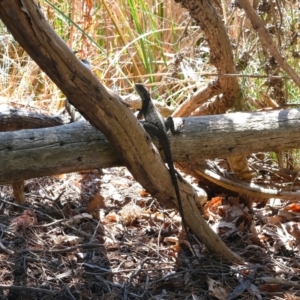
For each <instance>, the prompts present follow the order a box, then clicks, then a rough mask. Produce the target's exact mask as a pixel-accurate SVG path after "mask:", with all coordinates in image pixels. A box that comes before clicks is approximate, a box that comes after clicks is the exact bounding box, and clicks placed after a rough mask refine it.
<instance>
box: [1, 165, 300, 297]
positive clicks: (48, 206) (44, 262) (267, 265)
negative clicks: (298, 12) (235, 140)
mask: <svg viewBox="0 0 300 300" xmlns="http://www.w3.org/2000/svg"><path fill="white" fill-rule="evenodd" d="M25 188H26V190H27V193H26V206H23V207H22V206H20V205H18V204H15V203H14V202H13V201H12V200H13V199H12V190H11V188H10V187H8V186H2V187H0V226H1V240H0V265H1V266H0V282H1V284H0V299H56V300H58V299H207V297H211V298H210V299H289V300H290V299H294V300H296V299H299V298H297V297H300V292H299V291H300V281H299V268H300V264H299V240H300V229H299V224H298V218H299V213H300V206H299V205H298V204H297V203H289V204H285V203H283V202H281V201H280V200H278V199H272V200H270V201H269V202H267V204H265V203H266V202H265V203H264V204H262V203H263V202H261V201H259V200H260V199H241V198H237V197H233V196H231V195H220V196H219V197H215V198H213V199H211V200H210V201H209V202H208V203H207V204H206V206H205V207H204V213H205V217H206V218H207V222H209V224H210V226H212V227H213V229H214V230H215V231H216V232H217V233H218V234H219V235H220V236H221V237H222V238H223V240H224V241H225V243H226V244H227V245H228V247H230V248H231V249H232V250H233V251H235V252H236V253H238V254H239V255H241V256H242V257H243V258H244V259H245V264H244V265H229V264H228V263H225V262H222V261H220V260H217V259H215V258H213V257H211V255H210V254H209V253H208V252H207V251H206V249H205V248H204V247H203V245H202V244H201V242H199V241H197V240H195V243H194V245H193V246H194V249H196V253H197V257H192V255H191V252H190V249H189V244H188V242H187V241H186V240H185V235H184V233H183V231H182V228H181V219H180V217H179V215H178V213H177V212H176V211H175V210H170V209H165V208H163V207H161V206H160V205H159V203H158V202H157V201H156V200H155V199H154V198H153V197H151V196H150V195H148V194H147V193H146V192H145V191H144V190H143V189H142V187H141V186H140V185H139V184H138V183H136V182H135V181H134V180H133V178H132V177H131V175H130V174H129V173H128V171H127V170H126V169H125V168H114V169H108V170H105V171H104V174H103V175H102V176H101V175H100V174H98V173H86V174H68V175H62V176H58V177H44V178H39V179H34V180H30V181H27V182H26V184H25ZM250 202H251V205H249V203H250Z"/></svg>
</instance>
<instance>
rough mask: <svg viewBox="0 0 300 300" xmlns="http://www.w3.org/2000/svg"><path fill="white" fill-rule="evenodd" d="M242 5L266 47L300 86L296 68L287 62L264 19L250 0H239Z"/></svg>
mask: <svg viewBox="0 0 300 300" xmlns="http://www.w3.org/2000/svg"><path fill="white" fill-rule="evenodd" d="M239 4H240V6H241V7H242V8H243V9H244V10H245V13H246V15H247V17H248V18H249V19H250V21H251V23H252V26H253V28H254V29H255V30H256V31H257V33H258V36H259V40H260V42H261V43H262V46H263V47H264V48H265V49H268V50H269V53H270V54H271V55H272V56H273V57H274V58H275V59H276V61H277V63H278V65H279V66H280V68H282V69H283V70H284V71H285V72H286V73H287V74H288V75H289V76H290V77H291V79H292V80H293V81H294V82H295V83H296V84H297V85H298V86H300V76H299V75H298V74H297V73H296V72H295V70H294V69H293V68H292V67H291V66H290V65H289V64H288V63H287V59H286V58H284V57H282V54H281V53H280V51H279V50H278V49H277V47H276V45H275V43H274V42H273V39H272V37H271V35H270V33H269V32H268V30H267V28H266V27H265V25H264V22H263V21H262V19H261V18H260V17H259V16H258V15H257V13H256V12H255V10H254V8H253V7H252V6H251V3H250V2H249V1H248V0H239Z"/></svg>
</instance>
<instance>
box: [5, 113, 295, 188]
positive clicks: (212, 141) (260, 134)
mask: <svg viewBox="0 0 300 300" xmlns="http://www.w3.org/2000/svg"><path fill="white" fill-rule="evenodd" d="M174 121H175V123H176V126H178V129H179V130H180V133H179V134H176V135H171V136H170V141H171V146H172V152H173V158H174V161H175V162H195V161H201V160H203V159H208V158H216V157H218V158H221V157H227V156H229V155H233V154H234V155H248V154H250V153H255V152H267V151H282V150H287V149H294V148H300V110H299V109H292V110H280V111H272V112H259V113H233V114H225V115H214V116H204V117H189V118H182V119H181V118H175V119H174ZM154 142H155V144H156V145H157V141H156V140H155V139H154ZM157 146H158V145H157ZM158 147H159V146H158ZM161 155H162V154H161ZM162 157H163V155H162ZM0 158H1V167H0V184H8V183H12V182H13V181H16V180H24V179H29V178H34V177H41V176H46V175H48V176H49V175H56V174H62V173H69V172H77V171H83V170H89V169H94V168H107V167H113V166H120V165H124V164H123V161H122V159H121V157H120V156H119V155H118V154H117V152H116V151H115V150H114V148H113V147H112V146H111V144H110V143H109V142H108V141H107V139H106V138H105V136H104V135H103V134H102V133H101V132H99V131H98V130H96V129H94V128H93V127H92V126H91V125H89V123H88V122H85V121H83V122H76V123H72V124H67V125H63V126H57V127H52V128H41V129H28V130H20V131H11V132H0Z"/></svg>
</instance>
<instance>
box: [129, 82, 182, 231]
mask: <svg viewBox="0 0 300 300" xmlns="http://www.w3.org/2000/svg"><path fill="white" fill-rule="evenodd" d="M135 89H136V91H137V93H138V94H139V95H140V97H141V99H142V108H141V110H140V111H139V113H138V115H137V118H138V119H141V117H142V115H143V116H144V118H145V120H146V124H145V125H144V126H145V127H148V128H149V130H150V131H153V133H154V134H155V136H156V137H157V138H158V141H159V144H160V146H161V147H162V150H163V152H164V154H165V158H166V162H167V165H168V167H169V172H170V176H171V180H172V184H173V186H174V190H175V194H176V198H177V202H178V207H179V212H180V215H181V218H182V223H183V226H184V229H185V231H186V234H187V235H188V232H187V227H186V222H185V218H184V214H183V208H182V202H181V197H180V192H179V186H178V181H177V177H176V173H177V172H176V170H175V168H174V163H173V158H172V151H171V146H170V141H169V138H168V134H167V131H168V130H169V129H170V130H171V132H172V133H175V130H174V123H173V119H172V118H171V117H169V118H168V119H167V122H165V120H164V118H163V117H162V115H161V114H160V112H159V111H158V110H157V108H156V107H155V106H154V104H153V102H152V100H151V96H150V93H149V92H148V90H147V89H146V88H145V86H144V85H142V84H136V85H135ZM166 123H167V124H166ZM166 125H167V126H166Z"/></svg>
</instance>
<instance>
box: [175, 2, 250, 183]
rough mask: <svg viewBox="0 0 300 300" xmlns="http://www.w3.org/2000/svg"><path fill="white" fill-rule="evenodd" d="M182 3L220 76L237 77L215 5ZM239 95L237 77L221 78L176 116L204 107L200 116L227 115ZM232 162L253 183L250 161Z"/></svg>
mask: <svg viewBox="0 0 300 300" xmlns="http://www.w3.org/2000/svg"><path fill="white" fill-rule="evenodd" d="M180 2H181V4H182V6H183V7H185V8H186V9H187V10H188V11H189V12H190V14H191V16H192V17H193V18H194V19H195V21H196V22H197V23H198V25H199V26H200V28H201V29H202V31H203V34H204V36H205V38H206V41H207V43H208V45H209V48H210V63H211V64H212V65H214V66H215V67H216V68H217V72H218V73H219V74H236V68H235V62H234V59H233V53H232V47H231V43H230V40H229V37H228V34H227V31H226V29H225V26H224V23H223V21H222V20H221V18H220V17H219V15H218V14H217V12H216V10H215V9H214V7H213V6H212V5H211V3H210V2H209V1H208V0H181V1H180ZM239 93H240V92H239V83H238V80H237V77H235V76H233V77H227V76H221V75H220V76H218V77H217V78H216V79H215V80H214V81H212V82H211V83H210V84H208V85H207V87H205V88H203V89H202V90H200V91H199V92H198V93H197V94H196V95H195V96H194V97H193V98H192V99H191V100H190V101H187V102H185V103H183V104H182V105H181V106H179V107H178V108H177V109H176V111H175V113H174V116H183V115H185V116H186V115H187V114H188V109H191V108H193V109H195V107H196V105H198V106H200V105H202V107H201V108H199V109H198V111H197V115H204V114H217V113H225V112H226V111H227V110H228V109H229V108H231V107H232V106H234V105H235V104H237V101H238V98H239V96H240V95H239ZM217 95H218V97H217V98H215V99H214V100H213V101H210V102H208V103H205V102H206V101H207V100H209V99H211V98H212V97H213V96H217ZM192 102H193V103H192ZM190 113H191V111H190ZM190 113H189V114H190ZM228 161H229V164H230V167H231V170H232V171H233V172H235V173H237V174H242V175H241V176H242V177H241V178H243V179H249V178H248V177H244V174H246V173H249V167H248V162H247V158H246V157H243V156H239V157H234V156H233V155H231V156H230V158H229V160H228ZM182 166H184V169H185V170H189V169H190V167H191V166H189V165H188V164H186V165H182ZM245 171H246V172H245Z"/></svg>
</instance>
